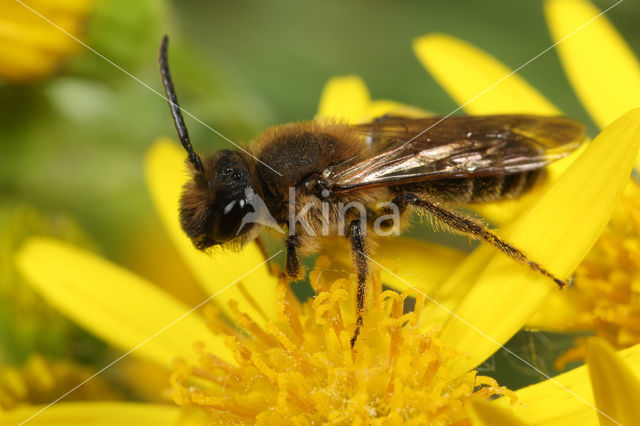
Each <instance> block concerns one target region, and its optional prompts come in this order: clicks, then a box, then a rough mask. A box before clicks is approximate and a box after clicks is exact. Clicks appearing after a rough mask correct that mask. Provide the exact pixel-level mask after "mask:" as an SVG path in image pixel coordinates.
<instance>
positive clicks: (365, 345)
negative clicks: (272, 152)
mask: <svg viewBox="0 0 640 426" xmlns="http://www.w3.org/2000/svg"><path fill="white" fill-rule="evenodd" d="M328 265H329V262H328V259H327V258H325V257H321V258H319V260H318V263H317V264H316V268H315V269H314V271H312V272H311V278H312V279H311V281H312V282H314V283H315V284H314V287H315V290H316V291H317V296H316V297H315V298H314V299H313V300H311V301H308V302H305V303H301V302H299V301H298V300H297V299H296V298H295V296H294V295H293V294H292V293H291V291H290V289H289V286H288V284H287V283H286V282H281V283H280V285H279V287H278V289H277V291H278V296H279V302H278V310H279V312H278V318H279V321H277V322H269V323H267V324H266V325H265V326H264V327H260V326H259V325H258V324H257V323H256V322H254V321H253V320H252V319H251V318H249V317H248V316H246V315H245V314H243V313H241V312H240V311H239V309H238V308H237V306H235V305H233V306H232V309H233V310H234V312H235V322H236V325H237V326H238V328H233V327H230V326H229V325H228V324H227V323H224V322H223V321H221V320H220V319H219V317H218V315H217V313H216V312H215V310H209V311H208V313H207V317H208V319H209V323H210V324H211V326H212V328H213V329H215V331H216V332H224V333H226V334H227V335H228V336H229V338H228V340H227V345H228V346H230V347H231V348H233V350H234V352H235V358H236V361H237V365H232V364H229V363H227V362H224V361H222V360H221V359H220V358H218V357H216V356H215V354H213V353H210V352H208V351H207V350H206V348H205V347H204V346H203V345H202V344H197V345H195V350H196V353H197V355H198V359H199V362H198V364H197V365H188V364H186V363H184V362H183V363H182V364H181V365H180V366H179V368H178V369H177V370H176V371H175V373H174V374H173V376H172V380H171V382H172V390H173V399H174V401H175V402H176V403H177V404H179V405H181V406H189V407H199V408H202V409H204V410H206V411H207V412H208V413H209V414H210V415H211V416H213V417H214V418H215V419H216V420H219V421H235V422H243V423H244V422H246V423H250V424H253V423H257V424H324V423H330V424H343V423H349V424H351V423H352V422H353V421H354V420H355V419H360V420H361V421H362V424H366V423H368V422H370V421H371V420H373V419H377V420H378V421H382V420H385V421H390V422H394V423H393V424H395V423H401V422H406V421H414V422H416V423H419V424H425V423H436V424H470V420H469V418H468V416H467V413H466V410H465V404H466V403H467V402H468V401H470V400H472V399H488V398H491V397H494V396H498V395H508V396H509V397H511V399H512V402H515V396H514V394H513V393H512V392H511V391H509V390H508V389H506V388H504V387H500V386H498V384H497V383H496V381H495V380H493V379H492V378H490V377H486V376H479V375H477V373H476V372H475V371H471V372H468V373H465V374H463V375H461V376H454V375H452V374H451V373H450V372H449V370H448V367H447V365H448V362H449V361H450V360H452V359H455V358H459V357H461V356H464V355H463V354H461V353H458V352H456V351H454V350H452V349H448V348H446V347H445V346H444V345H443V344H442V343H441V342H440V341H439V340H438V338H437V331H438V330H431V331H429V332H427V333H424V332H421V331H420V311H421V309H422V305H423V303H424V299H423V298H422V297H416V298H415V310H413V311H410V312H406V309H405V302H406V301H407V298H408V297H409V294H406V293H404V294H399V293H396V292H394V291H382V286H381V284H380V280H379V276H378V275H376V274H374V275H373V277H372V281H373V291H372V292H370V293H371V294H370V297H369V299H370V300H369V302H368V306H367V310H366V315H365V318H364V327H363V328H362V330H361V335H360V337H359V339H358V341H357V343H356V346H355V349H354V350H352V349H351V346H350V343H349V340H350V338H351V336H352V333H353V330H354V324H355V321H354V317H353V316H354V315H353V310H354V309H353V306H354V305H353V301H352V300H350V299H351V298H350V297H349V290H350V286H351V283H350V281H348V280H346V279H337V280H335V281H332V282H327V280H326V279H323V278H322V276H323V274H322V273H321V272H322V271H323V270H324V268H325V267H326V266H328ZM325 275H328V274H325Z"/></svg>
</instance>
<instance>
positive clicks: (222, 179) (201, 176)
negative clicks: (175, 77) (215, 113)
mask: <svg viewBox="0 0 640 426" xmlns="http://www.w3.org/2000/svg"><path fill="white" fill-rule="evenodd" d="M168 44H169V39H168V38H167V36H164V38H163V39H162V45H161V46H160V55H159V59H158V61H159V63H160V75H161V76H162V85H163V86H164V91H165V93H166V95H167V100H168V102H169V108H170V109H171V115H172V117H173V122H174V124H175V126H176V130H177V131H178V137H179V138H180V142H181V143H182V146H183V147H184V149H185V150H186V151H187V155H188V157H187V162H188V164H189V165H190V167H191V171H192V174H193V179H192V180H191V181H190V182H188V183H187V184H186V185H185V187H184V192H183V194H182V199H181V200H180V223H181V225H182V229H184V231H185V232H186V233H187V235H188V236H189V238H191V241H193V244H194V245H195V246H196V248H198V249H200V250H204V249H205V248H207V247H211V246H213V245H218V244H222V243H225V242H227V241H231V240H233V239H235V238H236V237H239V236H243V237H244V238H243V240H246V239H248V237H249V235H247V232H248V231H249V230H251V229H252V228H254V224H255V222H254V221H253V220H252V219H251V217H247V218H245V216H246V215H247V214H248V213H251V212H255V213H256V214H258V212H257V211H256V210H257V209H258V208H257V207H252V204H254V205H259V203H256V201H257V200H256V197H258V195H257V194H256V193H255V191H254V185H253V182H252V174H251V163H250V162H249V161H247V160H246V158H245V157H243V155H242V154H241V153H239V152H234V151H227V150H225V151H220V152H218V153H216V154H214V155H212V156H211V157H209V158H207V159H206V160H205V161H204V162H203V161H202V160H201V159H200V157H199V156H198V154H196V152H195V151H194V150H193V147H192V146H191V141H190V140H189V133H188V132H187V126H186V125H185V124H184V119H183V117H182V113H181V108H180V106H179V105H178V97H177V96H176V92H175V89H174V87H173V81H172V80H171V73H170V72H169V62H168V60H167V47H168ZM252 202H253V203H252ZM243 219H245V221H244V223H243Z"/></svg>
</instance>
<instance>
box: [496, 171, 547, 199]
mask: <svg viewBox="0 0 640 426" xmlns="http://www.w3.org/2000/svg"><path fill="white" fill-rule="evenodd" d="M543 175H544V169H536V170H530V171H528V172H523V173H515V174H512V175H505V176H503V178H504V182H503V183H502V189H501V191H500V192H501V193H500V199H509V198H516V197H519V196H520V195H522V194H524V193H526V192H528V191H529V190H530V189H531V188H533V187H534V186H535V185H536V183H538V182H539V181H540V180H541V178H542V176H543Z"/></svg>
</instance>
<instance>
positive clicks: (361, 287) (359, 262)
mask: <svg viewBox="0 0 640 426" xmlns="http://www.w3.org/2000/svg"><path fill="white" fill-rule="evenodd" d="M362 226H363V225H362V222H361V221H360V220H354V221H352V222H351V223H350V224H349V238H350V240H351V252H352V254H353V264H354V266H355V268H356V272H357V274H358V287H357V289H356V329H355V331H354V333H353V337H352V338H351V347H352V348H353V346H354V345H355V344H356V340H357V339H358V335H359V334H360V327H361V326H362V315H363V314H364V298H365V291H366V283H367V276H368V274H369V264H368V262H367V255H366V253H365V247H364V235H363V229H362Z"/></svg>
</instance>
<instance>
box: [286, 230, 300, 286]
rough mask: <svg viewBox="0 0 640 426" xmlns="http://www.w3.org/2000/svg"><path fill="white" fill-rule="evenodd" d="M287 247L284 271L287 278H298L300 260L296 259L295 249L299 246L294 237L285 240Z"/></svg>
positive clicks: (298, 241) (296, 238) (297, 240)
mask: <svg viewBox="0 0 640 426" xmlns="http://www.w3.org/2000/svg"><path fill="white" fill-rule="evenodd" d="M285 246H286V247H287V263H286V265H285V270H286V273H287V276H288V277H289V278H298V275H299V274H300V260H299V259H298V252H297V249H298V247H299V246H300V240H299V239H298V237H297V236H296V235H290V236H289V237H287V239H286V240H285Z"/></svg>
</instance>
